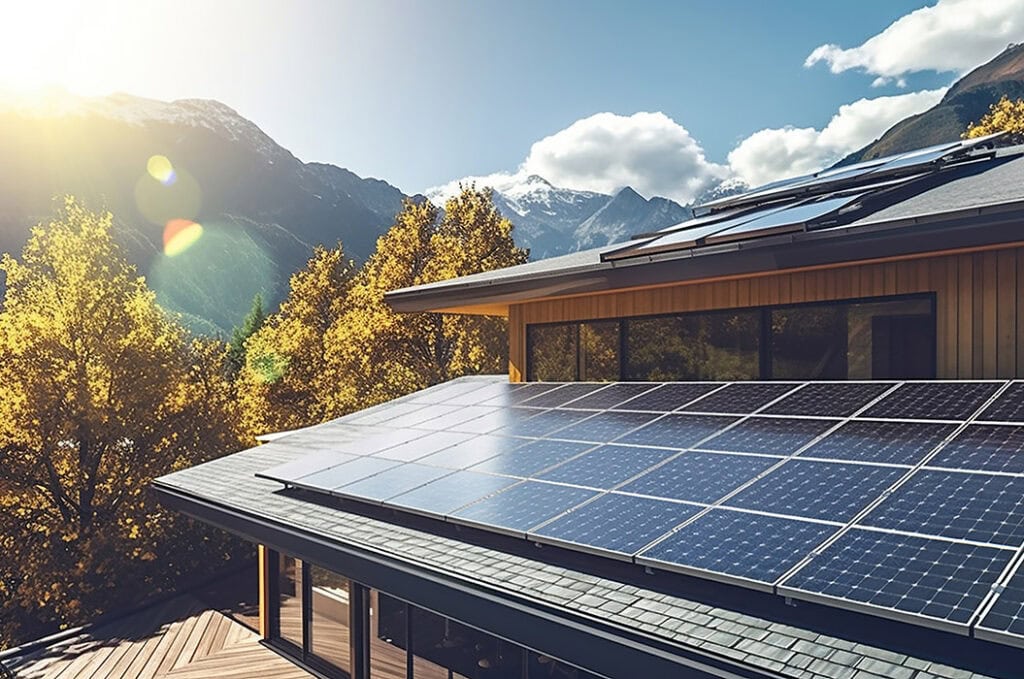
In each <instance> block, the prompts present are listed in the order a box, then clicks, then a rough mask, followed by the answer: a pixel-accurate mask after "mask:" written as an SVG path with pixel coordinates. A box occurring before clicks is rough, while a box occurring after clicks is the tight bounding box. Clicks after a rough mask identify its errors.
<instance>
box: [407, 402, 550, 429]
mask: <svg viewBox="0 0 1024 679" xmlns="http://www.w3.org/2000/svg"><path fill="white" fill-rule="evenodd" d="M543 412H544V411H543V410H540V409H537V408H520V407H516V406H513V407H506V408H495V410H494V411H492V412H488V413H484V414H483V415H480V416H478V417H474V418H471V419H468V420H465V421H462V422H459V423H457V424H452V425H449V426H448V429H449V430H450V431H458V432H465V433H468V434H487V433H489V432H492V431H496V430H498V429H507V428H512V427H518V426H519V425H522V424H523V423H524V422H525V421H526V420H529V419H530V418H532V417H536V416H537V415H540V414H541V413H543ZM418 428H419V429H424V428H425V425H423V424H421V425H420V426H419V427H418Z"/></svg>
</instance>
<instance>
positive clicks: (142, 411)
mask: <svg viewBox="0 0 1024 679" xmlns="http://www.w3.org/2000/svg"><path fill="white" fill-rule="evenodd" d="M111 222H112V217H111V215H110V214H96V213H93V212H90V211H88V210H86V209H84V208H83V207H82V206H80V205H79V204H77V203H76V202H75V201H74V200H73V199H68V200H67V201H66V202H65V204H64V206H63V209H62V211H61V213H60V215H59V217H58V218H57V219H56V220H55V221H53V222H52V223H50V224H48V225H46V226H39V227H36V228H34V229H33V230H32V234H31V237H30V239H29V241H28V243H27V244H26V246H25V248H24V251H23V253H22V256H21V258H20V259H15V258H13V257H11V256H9V255H5V256H4V258H3V262H2V265H0V266H2V269H3V271H4V273H5V274H6V277H7V289H6V294H5V298H4V306H3V311H2V312H0V384H2V385H3V391H4V396H3V398H2V399H0V469H2V470H3V472H2V474H0V536H3V538H2V539H3V542H4V544H3V545H2V547H3V558H0V621H2V622H0V646H2V645H3V642H5V641H7V642H8V643H10V641H11V639H12V638H13V637H15V636H16V635H17V634H18V633H19V632H21V633H27V634H37V633H39V632H42V631H45V630H46V627H45V626H44V627H38V626H36V627H33V625H34V624H35V625H38V623H40V622H42V623H45V625H48V626H49V627H50V628H51V629H52V628H53V627H58V626H66V625H71V624H75V623H78V622H81V621H82V620H83V619H86V618H88V617H89V616H92V615H94V614H96V613H98V612H100V611H102V610H104V609H106V608H108V607H116V606H118V605H124V604H125V603H127V602H134V601H138V600H139V599H142V598H144V597H146V596H149V595H151V594H152V593H153V592H154V591H159V590H160V589H161V588H162V587H164V586H165V585H166V584H167V583H169V582H170V581H171V580H173V578H174V577H175V575H176V572H179V571H180V572H184V571H186V570H188V569H189V568H190V567H192V566H195V565H196V564H197V563H204V561H206V562H215V563H218V564H219V563H221V558H222V556H223V555H224V553H225V551H224V549H228V551H230V548H227V547H225V548H224V549H222V547H223V545H221V546H219V547H213V545H212V543H210V542H209V540H210V539H211V538H209V536H203V535H192V534H190V535H188V536H185V535H184V529H183V528H181V527H182V526H183V525H184V523H185V521H184V519H180V518H176V517H174V516H173V515H172V514H171V513H169V512H165V511H164V510H162V509H161V508H160V507H159V506H158V505H157V504H156V503H155V501H154V499H153V498H152V497H151V495H150V493H149V491H148V484H149V482H150V481H151V480H152V479H153V478H154V477H155V476H158V475H161V474H164V473H167V472H169V471H172V470H175V469H178V468H182V467H186V466H190V465H192V464H195V463H198V462H201V461H203V460H205V459H208V458H209V457H212V456H214V455H217V454H220V453H223V452H226V451H228V450H232V449H237V447H239V438H238V431H237V429H236V427H235V426H234V424H233V422H234V420H235V417H234V414H233V411H232V410H231V408H232V398H231V391H230V385H229V384H228V383H227V382H226V380H225V377H224V360H225V346H224V344H223V343H218V342H209V341H200V340H195V339H191V338H190V337H189V335H188V334H187V333H186V331H185V330H184V329H183V328H182V327H181V326H180V325H178V324H177V323H176V322H175V321H174V320H173V319H172V318H170V317H169V316H168V315H167V314H165V313H164V312H163V310H162V309H161V308H160V307H159V306H158V305H157V304H156V301H155V296H154V294H153V292H152V291H150V290H149V289H148V288H147V287H146V284H145V281H144V279H143V278H141V277H140V276H139V275H138V274H137V272H136V270H135V268H134V267H133V266H131V265H129V264H128V263H127V262H126V261H125V258H124V256H123V255H122V253H121V251H120V249H119V248H118V246H117V244H116V243H115V242H114V241H113V239H112V238H111ZM194 530H196V531H198V532H200V533H201V532H202V531H203V530H205V529H200V528H196V529H194ZM212 539H213V540H214V541H216V540H217V539H218V538H212ZM204 548H210V549H213V550H215V551H214V553H215V554H216V555H217V556H216V557H213V558H211V553H209V552H208V553H206V555H205V556H204V555H202V554H197V553H196V550H200V551H202V550H203V549H204Z"/></svg>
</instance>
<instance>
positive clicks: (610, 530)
mask: <svg viewBox="0 0 1024 679" xmlns="http://www.w3.org/2000/svg"><path fill="white" fill-rule="evenodd" d="M700 509H701V507H700V506H699V505H691V504H683V503H680V502H668V501H666V500H653V499H650V498H642V497H632V496H629V495H619V494H617V493H607V494H604V495H600V496H598V497H597V498H596V499H595V500H593V501H592V502H588V503H586V504H584V505H581V506H579V507H577V508H576V509H574V510H572V511H571V512H570V513H568V514H566V515H565V516H563V517H561V518H558V519H555V520H554V521H552V522H550V523H547V524H544V525H543V526H541V527H540V528H539V529H537V530H536V531H534V532H533V533H531V537H533V538H537V539H540V540H541V541H545V539H546V540H547V541H556V542H559V543H570V544H575V545H579V546H581V547H583V548H592V549H597V550H600V551H605V552H613V553H618V554H623V555H632V554H634V553H636V552H637V551H639V550H640V549H642V548H643V547H645V546H647V545H648V544H650V543H651V542H653V541H654V540H655V539H656V538H659V537H661V536H662V535H664V534H665V533H666V532H667V531H666V526H668V527H669V529H671V528H672V527H674V526H678V525H679V524H681V523H682V522H683V521H685V520H687V519H688V518H690V517H691V516H693V515H694V514H696V513H697V512H698V511H700Z"/></svg>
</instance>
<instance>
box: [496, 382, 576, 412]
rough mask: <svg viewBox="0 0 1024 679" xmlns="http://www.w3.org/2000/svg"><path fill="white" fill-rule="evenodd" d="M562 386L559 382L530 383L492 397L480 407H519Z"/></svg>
mask: <svg viewBox="0 0 1024 679" xmlns="http://www.w3.org/2000/svg"><path fill="white" fill-rule="evenodd" d="M560 386H562V385H561V384H560V383H557V382H530V383H528V384H523V385H520V386H519V387H518V388H517V389H513V390H511V391H509V392H507V393H504V394H500V395H498V396H492V397H491V398H489V399H487V400H486V401H481V402H479V405H485V406H501V407H508V406H514V405H518V404H520V403H522V402H524V401H526V400H529V399H531V398H534V397H535V396H540V395H541V394H543V393H545V392H548V391H552V390H554V389H557V388H558V387H560Z"/></svg>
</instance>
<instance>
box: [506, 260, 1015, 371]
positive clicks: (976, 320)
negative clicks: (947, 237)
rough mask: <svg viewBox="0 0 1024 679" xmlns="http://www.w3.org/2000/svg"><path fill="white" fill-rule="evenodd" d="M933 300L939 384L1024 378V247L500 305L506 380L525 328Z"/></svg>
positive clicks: (520, 364)
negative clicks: (911, 297) (926, 296)
mask: <svg viewBox="0 0 1024 679" xmlns="http://www.w3.org/2000/svg"><path fill="white" fill-rule="evenodd" d="M920 292H934V293H935V294H936V315H937V317H936V327H937V333H938V335H937V338H936V344H937V350H938V356H937V361H938V365H937V375H938V377H939V379H986V378H1002V379H1005V378H1011V377H1022V376H1024V328H1022V327H1020V324H1021V323H1022V322H1024V321H1022V320H1021V319H1024V247H1007V248H1003V249H992V250H985V251H979V252H971V253H965V254H947V255H938V256H933V257H927V258H917V259H905V260H901V261H889V262H879V263H869V264H851V265H845V266H836V267H832V268H821V269H815V270H804V271H793V272H789V273H786V272H782V273H773V274H765V275H758V276H750V277H745V278H737V279H728V280H715V281H708V282H692V283H683V284H679V285H671V286H661V287H655V288H646V289H645V288H636V289H631V290H622V291H617V292H609V293H601V294H594V295H583V296H578V297H566V298H563V299H554V300H543V301H538V302H527V303H524V304H513V305H511V306H510V307H509V315H508V318H509V377H510V379H511V380H512V381H522V380H523V379H525V374H526V326H527V325H528V324H531V323H552V322H557V321H582V320H589V319H600V318H618V317H627V316H645V315H649V314H665V313H678V312H687V311H704V310H709V309H731V308H741V307H748V306H761V305H767V304H795V303H800V302H824V301H831V300H841V299H856V298H861V297H880V296H884V295H905V294H912V293H920Z"/></svg>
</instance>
